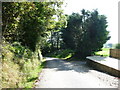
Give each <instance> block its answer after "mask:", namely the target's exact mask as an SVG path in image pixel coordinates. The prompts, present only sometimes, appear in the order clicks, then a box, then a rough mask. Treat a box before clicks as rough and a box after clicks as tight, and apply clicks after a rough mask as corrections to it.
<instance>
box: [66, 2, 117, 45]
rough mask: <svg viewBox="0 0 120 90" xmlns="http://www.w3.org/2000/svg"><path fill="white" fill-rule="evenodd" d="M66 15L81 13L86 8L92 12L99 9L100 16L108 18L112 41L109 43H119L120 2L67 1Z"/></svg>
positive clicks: (108, 28)
mask: <svg viewBox="0 0 120 90" xmlns="http://www.w3.org/2000/svg"><path fill="white" fill-rule="evenodd" d="M65 2H66V3H67V4H66V7H64V13H65V14H71V13H72V12H79V13H80V11H81V10H82V9H83V8H84V9H86V10H90V11H92V10H93V9H98V12H99V14H102V15H105V16H106V17H107V22H108V27H107V30H108V31H110V36H111V39H110V40H109V41H108V42H107V43H113V44H115V43H118V2H119V0H65Z"/></svg>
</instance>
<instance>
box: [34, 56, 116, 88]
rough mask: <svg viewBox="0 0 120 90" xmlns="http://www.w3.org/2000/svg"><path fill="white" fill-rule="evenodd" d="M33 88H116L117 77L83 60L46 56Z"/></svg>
mask: <svg viewBox="0 0 120 90" xmlns="http://www.w3.org/2000/svg"><path fill="white" fill-rule="evenodd" d="M35 85H36V87H35V88H118V79H117V78H115V77H113V76H111V75H108V74H106V73H103V72H100V71H96V70H93V69H92V68H89V67H87V66H86V62H85V61H71V62H68V61H65V60H60V59H56V58H46V66H45V68H44V69H43V70H42V72H41V73H40V76H39V80H38V82H36V83H35Z"/></svg>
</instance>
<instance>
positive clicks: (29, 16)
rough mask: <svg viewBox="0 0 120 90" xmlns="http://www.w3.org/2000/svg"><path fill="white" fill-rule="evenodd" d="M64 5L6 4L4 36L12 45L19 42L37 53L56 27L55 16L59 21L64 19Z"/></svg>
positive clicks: (37, 3) (55, 3)
mask: <svg viewBox="0 0 120 90" xmlns="http://www.w3.org/2000/svg"><path fill="white" fill-rule="evenodd" d="M62 4H63V2H22V3H18V2H4V3H3V6H2V11H3V32H2V34H3V36H4V37H5V39H6V40H7V41H9V42H10V43H13V42H14V41H18V42H21V44H22V45H24V46H27V47H28V48H29V49H31V50H32V51H37V50H38V49H40V48H41V46H42V45H43V44H44V42H45V41H46V39H47V38H46V37H47V32H48V31H50V29H51V30H52V29H54V28H55V26H56V25H53V23H54V22H55V20H54V19H53V16H59V17H58V19H60V18H61V17H62V15H63V14H62V11H61V5H62ZM59 24H61V23H59ZM59 24H58V25H59Z"/></svg>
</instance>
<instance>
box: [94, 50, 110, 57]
mask: <svg viewBox="0 0 120 90" xmlns="http://www.w3.org/2000/svg"><path fill="white" fill-rule="evenodd" d="M109 50H110V48H102V51H98V52H95V55H100V56H109Z"/></svg>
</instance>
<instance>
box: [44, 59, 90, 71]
mask: <svg viewBox="0 0 120 90" xmlns="http://www.w3.org/2000/svg"><path fill="white" fill-rule="evenodd" d="M45 63H46V65H45V67H44V68H45V69H54V70H56V71H70V70H71V71H72V70H73V71H75V72H78V73H87V72H89V70H91V69H92V68H90V67H88V66H87V65H86V61H70V62H68V61H65V60H61V59H56V58H53V59H50V60H49V59H47V60H46V62H45Z"/></svg>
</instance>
